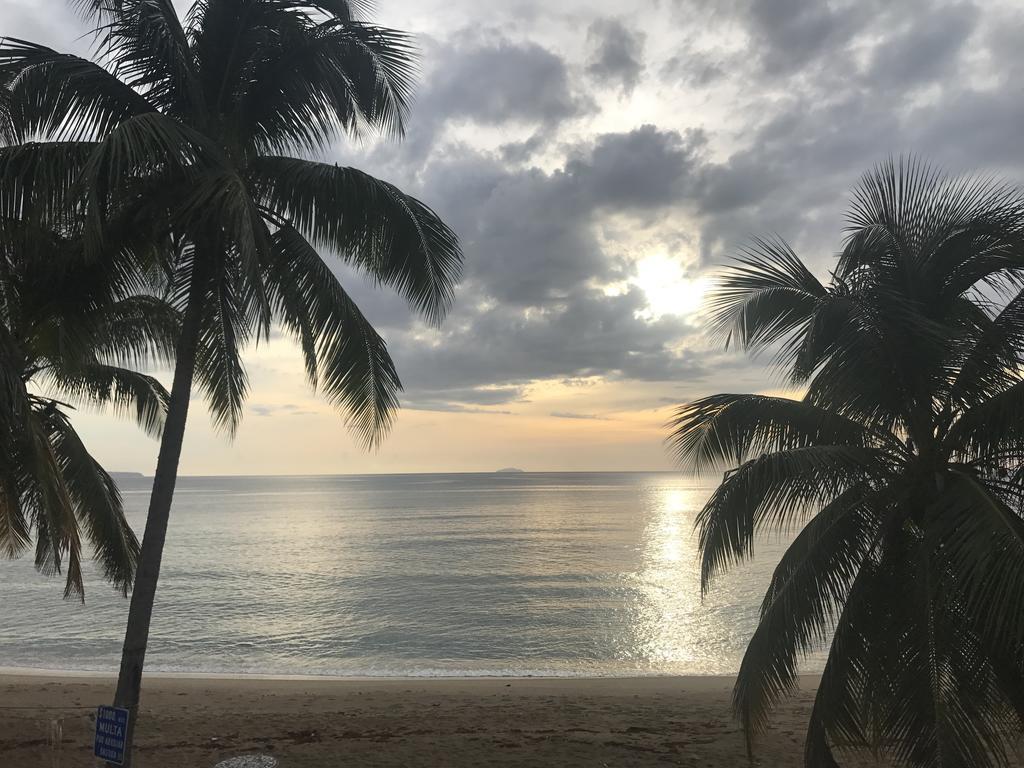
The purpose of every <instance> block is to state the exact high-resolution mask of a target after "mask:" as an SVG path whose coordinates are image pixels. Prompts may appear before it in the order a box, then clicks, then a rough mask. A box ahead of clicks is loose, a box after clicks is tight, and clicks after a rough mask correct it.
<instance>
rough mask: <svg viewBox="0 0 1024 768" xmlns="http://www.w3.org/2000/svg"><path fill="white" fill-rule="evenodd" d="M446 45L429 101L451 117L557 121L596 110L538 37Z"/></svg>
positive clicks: (426, 99)
mask: <svg viewBox="0 0 1024 768" xmlns="http://www.w3.org/2000/svg"><path fill="white" fill-rule="evenodd" d="M441 50H442V56H443V60H442V61H440V62H438V64H437V65H436V66H435V67H434V70H433V76H432V81H431V82H430V84H429V86H428V89H427V92H426V94H425V96H424V99H423V101H424V102H426V104H425V105H424V106H425V108H426V109H428V110H429V111H430V112H432V113H434V114H437V115H440V116H444V118H445V119H449V120H451V119H456V120H457V119H460V118H463V119H469V120H474V121H476V122H479V123H487V124H492V125H504V124H508V123H539V124H542V125H547V126H552V125H556V124H558V123H560V122H561V121H563V120H566V119H568V118H572V117H578V116H580V115H583V114H586V113H588V112H591V111H593V110H594V103H593V102H592V101H591V100H590V98H589V97H587V96H586V95H585V94H582V93H580V92H579V91H578V90H577V89H575V88H574V87H573V86H572V83H571V81H570V77H569V72H568V69H567V67H566V63H565V61H564V60H563V59H562V58H561V57H560V56H558V55H557V54H555V53H552V52H551V51H549V50H547V49H545V48H542V47H541V46H540V45H538V44H536V43H532V42H522V43H518V42H512V41H510V40H507V39H504V38H499V39H497V40H495V41H489V42H484V43H481V42H476V41H472V40H470V41H467V42H457V43H455V44H453V45H451V46H450V47H448V48H446V49H441Z"/></svg>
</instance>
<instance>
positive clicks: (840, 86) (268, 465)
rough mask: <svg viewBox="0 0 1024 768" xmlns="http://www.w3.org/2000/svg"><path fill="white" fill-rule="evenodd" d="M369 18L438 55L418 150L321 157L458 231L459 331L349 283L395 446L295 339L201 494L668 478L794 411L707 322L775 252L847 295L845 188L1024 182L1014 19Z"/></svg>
mask: <svg viewBox="0 0 1024 768" xmlns="http://www.w3.org/2000/svg"><path fill="white" fill-rule="evenodd" d="M178 7H179V8H180V9H181V10H182V12H184V11H185V10H186V7H187V6H186V4H185V3H180V4H179V5H178ZM68 8H69V7H68V5H67V4H66V2H65V0H0V34H9V35H11V36H16V37H22V38H27V39H31V40H34V41H37V42H43V43H46V44H48V45H51V46H52V47H55V48H58V49H62V50H69V51H74V52H84V51H87V50H88V47H89V46H88V40H87V39H83V38H82V35H83V34H84V33H85V32H86V31H87V28H86V27H85V26H84V25H83V23H82V22H81V21H80V20H79V19H78V18H77V17H76V16H75V15H74V13H73V12H72V11H70V10H69V9H68ZM368 20H371V21H374V22H376V23H380V24H382V25H385V26H390V27H395V28H399V29H402V30H405V31H407V32H409V33H411V34H413V35H414V36H415V39H416V42H417V44H418V47H419V49H420V53H421V61H420V68H421V77H420V85H419V89H418V93H417V98H416V103H415V105H414V107H413V110H412V116H411V121H410V125H409V130H408V133H407V136H406V138H405V140H404V141H402V142H401V143H399V142H396V141H393V140H387V141H366V142H364V143H362V144H360V145H354V144H352V143H350V142H346V141H339V143H338V145H337V146H336V147H334V148H333V149H332V150H331V151H330V152H327V153H325V156H324V157H323V158H322V159H325V160H328V161H330V162H337V163H339V164H346V165H354V166H357V167H360V168H362V169H363V170H366V171H369V172H371V173H374V174H376V175H378V176H380V177H382V178H384V179H386V180H388V181H391V182H393V183H396V184H398V185H399V186H400V187H401V188H402V189H404V190H405V191H407V192H410V193H412V194H414V195H416V196H418V197H420V198H421V199H423V200H424V201H425V202H427V203H428V204H429V205H431V206H432V207H433V208H434V209H435V210H436V211H437V212H438V213H439V214H440V215H441V216H442V217H443V218H444V219H445V220H446V221H447V222H448V223H449V224H450V225H451V226H452V227H453V228H454V229H455V230H456V231H457V232H458V234H459V236H460V238H461V240H462V243H463V247H464V251H465V260H466V261H465V269H464V278H463V281H462V283H461V285H460V287H459V289H458V292H457V295H456V300H455V304H454V307H453V308H452V310H451V312H450V313H449V315H448V317H447V319H446V320H445V322H444V324H443V325H442V326H441V327H440V328H434V327H430V326H427V325H425V324H424V323H423V322H422V321H420V320H419V319H418V318H417V316H416V315H415V313H413V312H411V311H410V310H409V309H408V307H406V306H405V304H404V303H403V301H402V300H401V299H400V298H398V297H396V296H395V295H393V294H390V293H388V292H386V291H382V290H377V289H376V288H375V287H374V286H373V285H372V284H370V283H369V282H368V281H367V280H366V279H365V278H364V277H363V276H361V275H359V274H356V273H353V272H351V271H349V270H347V269H346V268H345V267H344V266H342V265H341V264H340V263H335V267H336V271H337V273H338V274H339V275H340V276H341V277H342V279H343V280H344V283H345V285H346V287H347V288H348V289H349V291H350V293H352V294H353V296H354V297H355V299H356V301H357V302H358V304H359V305H360V307H361V308H362V309H363V311H364V313H365V314H366V315H367V316H368V317H369V318H370V319H371V320H372V321H373V322H374V324H375V325H376V327H377V328H378V329H379V330H380V331H381V333H382V334H383V336H384V337H385V338H386V339H387V342H388V346H389V350H390V351H391V354H392V356H393V357H394V359H395V361H396V364H397V367H398V370H399V373H400V375H401V377H402V381H403V383H404V385H405V391H404V394H403V398H402V402H403V409H402V411H401V413H400V414H399V415H398V419H397V423H396V426H395V428H394V429H393V431H392V432H391V434H390V435H389V437H388V438H387V439H386V440H385V441H384V443H383V445H382V446H381V447H380V449H379V450H377V451H374V452H367V451H365V450H363V449H362V448H361V447H360V445H359V444H358V442H357V441H356V440H355V439H354V438H353V436H352V435H351V434H350V433H349V432H347V430H346V429H345V427H344V419H343V418H342V417H341V416H340V415H339V414H338V413H337V412H335V411H333V410H332V409H331V407H330V406H329V405H327V404H326V403H325V402H323V401H322V400H320V399H318V398H317V395H316V393H315V392H314V391H312V390H311V389H310V387H309V386H308V385H307V383H306V381H305V379H304V375H303V372H302V365H301V361H300V358H299V356H298V353H297V350H296V348H295V347H294V345H293V344H292V342H291V341H290V340H288V339H287V338H284V337H278V336H276V335H275V337H273V338H272V339H271V340H270V342H269V343H265V344H262V345H261V346H260V347H259V348H256V349H252V350H249V352H248V354H247V357H246V360H247V365H248V370H249V374H250V378H251V382H252V387H251V392H250V395H249V400H248V405H247V408H246V413H245V417H244V421H243V423H242V426H241V428H240V429H239V431H238V433H237V435H236V436H235V437H234V439H228V438H227V437H226V436H224V435H223V434H220V433H218V432H217V431H216V430H215V429H214V428H213V426H212V425H211V422H210V419H209V418H208V416H207V414H206V412H205V408H204V406H203V404H202V403H201V401H196V402H195V403H194V405H193V409H192V411H191V414H190V423H189V430H188V435H187V438H186V441H185V448H184V452H183V455H182V460H181V472H182V473H183V474H328V473H363V472H444V471H456V472H458V471H491V470H494V469H497V468H500V467H506V466H516V467H521V468H523V469H526V470H534V471H547V470H566V471H571V470H667V469H671V468H672V463H671V460H670V457H669V455H668V454H667V452H666V450H665V446H664V443H663V441H664V437H665V434H666V430H665V426H664V425H665V422H666V420H667V419H668V418H670V416H671V414H672V411H673V409H674V408H675V407H677V406H678V405H679V404H681V403H684V402H686V401H687V400H689V399H692V398H696V397H700V396H703V395H707V394H712V393H716V392H778V391H780V387H781V381H780V380H779V378H778V377H777V375H776V374H774V373H773V372H772V371H771V370H770V369H769V368H768V367H767V366H766V364H765V363H764V361H759V360H750V359H747V358H745V357H744V356H742V355H741V354H739V353H737V352H735V351H726V350H724V349H723V347H722V343H721V339H716V338H714V337H712V336H710V335H709V334H708V333H707V332H706V330H705V328H704V323H703V322H702V299H703V297H704V296H705V294H706V293H707V291H708V290H709V289H710V288H712V287H713V285H714V280H715V275H716V274H717V273H720V271H721V269H722V267H723V265H725V264H727V262H728V260H729V258H730V257H732V256H734V255H736V254H737V253H738V251H739V250H740V249H741V248H742V247H743V246H744V244H746V243H748V242H749V241H750V239H751V238H752V237H755V236H759V235H760V236H765V235H778V236H781V237H783V238H785V239H786V240H787V241H788V242H790V243H791V244H792V245H793V246H794V248H795V249H796V251H797V253H799V254H800V255H801V257H802V258H803V259H804V260H805V261H806V262H807V263H808V264H809V265H811V266H812V268H813V269H814V270H815V271H816V272H818V273H819V274H820V275H821V276H823V277H824V276H827V274H828V269H829V265H830V264H831V263H832V261H833V260H834V254H835V253H836V252H837V251H838V249H839V248H840V246H841V244H842V238H843V228H844V218H843V214H844V208H845V205H846V202H847V200H848V195H849V190H850V188H851V187H852V186H853V185H854V184H855V183H856V182H857V181H858V179H859V177H860V176H861V175H862V174H863V173H864V172H865V171H867V170H869V169H870V168H871V167H872V166H873V165H874V164H876V163H878V162H880V161H883V160H885V159H886V158H887V157H889V156H892V155H899V154H907V153H914V154H917V155H919V156H921V157H923V158H926V159H928V160H930V161H932V162H934V163H935V164H937V165H939V166H942V167H944V168H946V169H948V170H949V171H951V172H954V173H963V172H981V173H992V174H995V175H997V176H1000V177H1002V178H1005V179H1006V180H1008V181H1011V182H1014V183H1018V182H1021V181H1024V140H1022V135H1024V134H1022V126H1024V92H1022V86H1021V83H1024V52H1022V49H1021V46H1020V41H1021V40H1022V39H1024V4H1020V3H1014V2H1012V1H1011V2H997V1H995V0H979V2H944V1H943V0H900V2H895V3H894V2H888V1H887V0H853V1H851V2H825V1H824V0H819V1H817V2H807V1H806V0H634V1H633V2H626V3H623V2H621V0H617V2H610V1H609V0H586V1H584V0H560V2H557V3H552V2H548V1H547V0H504V1H503V2H496V1H494V0H443V1H442V0H377V2H376V8H375V10H374V12H373V13H372V14H371V15H369V16H368ZM157 373H158V375H159V376H160V377H161V378H162V379H163V380H164V381H166V382H169V375H168V373H167V372H166V371H164V372H157ZM75 419H76V424H77V425H78V426H79V429H80V431H81V433H82V435H83V438H84V439H85V440H86V441H87V444H88V445H89V447H90V449H91V450H92V452H93V453H94V455H95V456H96V457H97V458H98V459H99V460H100V461H101V462H102V463H103V464H104V465H105V466H106V467H107V468H108V469H111V470H125V471H138V472H143V473H145V474H152V470H153V467H154V466H155V463H156V453H157V444H156V442H154V441H153V440H151V439H150V438H147V437H146V436H144V435H142V434H141V433H140V432H139V431H138V430H137V429H136V428H135V427H134V426H133V425H132V424H131V423H128V422H119V421H116V420H114V419H112V418H111V417H110V416H107V415H102V414H94V413H79V414H77V415H76V417H75Z"/></svg>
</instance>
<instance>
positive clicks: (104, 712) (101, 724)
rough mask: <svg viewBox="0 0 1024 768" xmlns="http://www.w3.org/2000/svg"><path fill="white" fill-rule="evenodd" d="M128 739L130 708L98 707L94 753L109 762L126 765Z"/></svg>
mask: <svg viewBox="0 0 1024 768" xmlns="http://www.w3.org/2000/svg"><path fill="white" fill-rule="evenodd" d="M127 739H128V710H127V709H121V708H120V707H97V708H96V743H95V745H94V746H93V754H94V755H96V757H99V758H101V759H103V760H106V761H107V762H108V763H113V764H114V765H124V747H125V743H126V741H127Z"/></svg>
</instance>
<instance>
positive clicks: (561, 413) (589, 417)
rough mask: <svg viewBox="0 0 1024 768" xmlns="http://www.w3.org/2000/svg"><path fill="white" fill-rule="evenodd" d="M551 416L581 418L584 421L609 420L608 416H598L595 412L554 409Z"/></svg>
mask: <svg viewBox="0 0 1024 768" xmlns="http://www.w3.org/2000/svg"><path fill="white" fill-rule="evenodd" d="M548 415H549V416H552V417H553V418H556V419H579V420H582V421H608V420H609V419H608V417H607V416H598V415H596V414H593V413H572V412H570V411H552V412H551V413H550V414H548Z"/></svg>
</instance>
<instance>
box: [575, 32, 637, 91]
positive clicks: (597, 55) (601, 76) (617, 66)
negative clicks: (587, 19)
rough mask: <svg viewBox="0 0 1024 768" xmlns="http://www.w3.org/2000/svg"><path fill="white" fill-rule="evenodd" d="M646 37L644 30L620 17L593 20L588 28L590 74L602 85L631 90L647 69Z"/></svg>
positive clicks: (588, 65) (588, 68)
mask: <svg viewBox="0 0 1024 768" xmlns="http://www.w3.org/2000/svg"><path fill="white" fill-rule="evenodd" d="M645 40H646V35H645V34H644V33H643V32H639V31H636V30H633V29H630V28H629V27H627V26H626V25H625V24H623V23H622V22H621V21H619V20H618V19H598V20H597V21H594V22H593V23H592V24H591V25H590V28H589V29H588V30H587V41H588V43H589V45H590V57H589V60H588V63H587V74H589V75H590V76H591V77H593V78H594V79H595V80H596V81H597V82H599V83H601V84H602V85H608V86H613V87H616V88H619V89H621V90H622V92H623V93H624V94H626V95H629V94H631V93H632V92H633V89H634V88H636V86H637V84H638V83H639V82H640V77H641V75H642V74H643V72H644V59H643V56H644V42H645Z"/></svg>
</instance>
